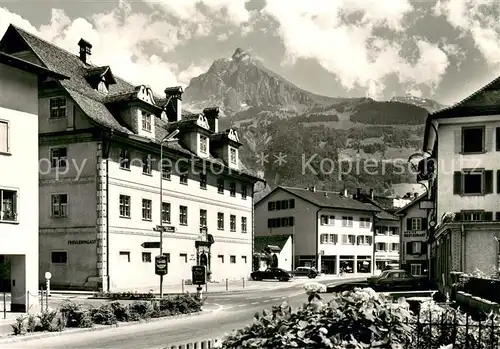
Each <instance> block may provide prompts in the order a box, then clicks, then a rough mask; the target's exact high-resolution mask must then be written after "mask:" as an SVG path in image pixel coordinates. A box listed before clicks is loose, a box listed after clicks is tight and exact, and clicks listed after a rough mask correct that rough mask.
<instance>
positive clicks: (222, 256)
mask: <svg viewBox="0 0 500 349" xmlns="http://www.w3.org/2000/svg"><path fill="white" fill-rule="evenodd" d="M217 259H218V260H219V263H224V255H222V254H220V255H218V256H217Z"/></svg>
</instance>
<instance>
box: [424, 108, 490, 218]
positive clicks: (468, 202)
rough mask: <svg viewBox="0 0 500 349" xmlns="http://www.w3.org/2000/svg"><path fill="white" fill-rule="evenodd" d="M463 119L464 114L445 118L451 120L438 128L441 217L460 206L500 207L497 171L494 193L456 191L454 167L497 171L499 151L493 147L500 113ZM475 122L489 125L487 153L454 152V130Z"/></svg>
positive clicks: (439, 206)
mask: <svg viewBox="0 0 500 349" xmlns="http://www.w3.org/2000/svg"><path fill="white" fill-rule="evenodd" d="M464 120H465V119H464V118H454V119H448V120H446V123H449V124H443V123H441V124H440V125H439V128H438V131H439V141H438V143H439V144H438V157H439V163H438V168H439V174H438V179H437V185H438V188H439V189H438V194H437V202H438V205H437V208H438V209H437V218H438V220H439V219H440V218H441V217H442V215H443V214H444V213H446V212H460V211H461V210H467V209H470V210H474V209H476V210H477V209H483V210H485V211H493V212H499V211H500V200H498V194H496V193H497V185H496V183H497V181H496V180H495V178H496V173H495V174H494V180H493V182H494V184H493V194H487V195H484V196H460V195H453V172H454V171H459V170H460V169H462V168H486V169H488V170H494V172H496V171H495V170H498V169H500V152H497V151H495V149H494V147H495V143H496V139H495V128H496V127H500V116H498V115H490V116H484V117H473V116H471V117H468V118H467V119H466V121H467V124H465V123H464ZM443 122H444V121H443ZM453 123H455V124H453ZM473 125H481V126H482V125H485V126H486V134H490V135H491V138H492V139H491V140H488V142H487V143H489V144H491V145H492V148H489V149H487V152H486V153H485V154H474V155H461V154H459V153H455V132H461V128H462V126H473ZM431 133H432V132H431ZM488 138H490V137H488ZM493 217H494V216H493Z"/></svg>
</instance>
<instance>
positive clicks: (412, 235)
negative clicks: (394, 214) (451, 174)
mask: <svg viewBox="0 0 500 349" xmlns="http://www.w3.org/2000/svg"><path fill="white" fill-rule="evenodd" d="M408 218H427V210H424V209H420V203H419V202H417V203H415V204H413V205H412V206H410V207H409V208H408V209H407V210H405V211H404V212H403V214H402V216H401V220H400V222H401V223H400V224H401V225H400V231H401V243H400V248H401V263H402V264H405V263H407V262H411V261H422V260H427V251H425V253H423V254H422V255H420V256H417V255H411V254H407V253H406V243H407V242H410V241H421V242H425V241H426V239H427V230H418V231H410V232H409V231H408V230H407V227H406V219H408Z"/></svg>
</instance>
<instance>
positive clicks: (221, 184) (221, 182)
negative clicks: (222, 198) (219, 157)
mask: <svg viewBox="0 0 500 349" xmlns="http://www.w3.org/2000/svg"><path fill="white" fill-rule="evenodd" d="M217 193H219V194H224V179H221V178H219V179H217Z"/></svg>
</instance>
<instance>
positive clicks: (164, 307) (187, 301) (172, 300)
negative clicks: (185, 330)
mask: <svg viewBox="0 0 500 349" xmlns="http://www.w3.org/2000/svg"><path fill="white" fill-rule="evenodd" d="M202 305H203V302H202V301H201V300H200V299H199V298H198V296H196V295H191V294H189V293H186V294H183V295H177V296H174V297H167V298H163V299H161V300H160V304H159V310H160V311H161V312H168V313H170V314H171V315H177V314H188V313H193V312H199V311H201V307H202Z"/></svg>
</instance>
